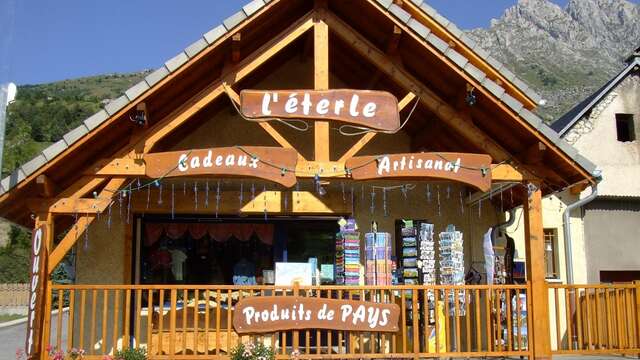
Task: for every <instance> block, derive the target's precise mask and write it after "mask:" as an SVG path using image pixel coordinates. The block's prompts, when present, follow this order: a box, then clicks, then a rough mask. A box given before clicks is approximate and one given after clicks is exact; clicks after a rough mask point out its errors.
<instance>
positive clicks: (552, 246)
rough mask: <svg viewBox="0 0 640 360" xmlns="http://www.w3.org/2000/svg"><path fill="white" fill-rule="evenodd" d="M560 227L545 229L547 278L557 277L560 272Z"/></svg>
mask: <svg viewBox="0 0 640 360" xmlns="http://www.w3.org/2000/svg"><path fill="white" fill-rule="evenodd" d="M557 245H558V229H544V264H545V268H546V277H547V279H557V278H559V276H560V274H559V273H558V251H557V249H558V246H557Z"/></svg>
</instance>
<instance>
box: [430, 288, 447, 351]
mask: <svg viewBox="0 0 640 360" xmlns="http://www.w3.org/2000/svg"><path fill="white" fill-rule="evenodd" d="M433 296H434V299H435V302H436V303H435V305H434V308H435V311H434V313H435V320H436V323H435V327H436V351H435V352H436V354H439V353H440V289H434V290H433ZM445 319H446V314H445ZM445 336H446V335H445Z"/></svg>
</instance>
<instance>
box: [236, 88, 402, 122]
mask: <svg viewBox="0 0 640 360" xmlns="http://www.w3.org/2000/svg"><path fill="white" fill-rule="evenodd" d="M240 109H241V111H242V114H243V115H244V116H245V117H247V118H252V119H260V118H294V119H313V120H336V121H342V122H346V123H350V124H355V125H358V126H364V127H367V128H371V129H376V130H382V131H391V132H393V131H396V130H398V128H399V127H400V115H399V114H398V99H396V97H395V96H393V95H392V94H390V93H388V92H385V91H370V90H349V89H339V90H277V91H262V90H242V91H241V92H240Z"/></svg>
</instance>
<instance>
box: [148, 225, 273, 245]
mask: <svg viewBox="0 0 640 360" xmlns="http://www.w3.org/2000/svg"><path fill="white" fill-rule="evenodd" d="M273 231H274V227H273V224H207V223H193V224H187V223H167V224H163V223H147V224H145V232H146V239H145V245H146V246H151V245H153V244H154V243H155V242H156V241H158V240H159V239H160V237H161V236H162V234H163V233H164V234H166V236H167V237H168V238H170V239H173V240H177V239H180V238H181V237H183V236H184V235H185V234H186V233H187V232H188V233H189V234H190V235H191V237H192V238H194V239H196V240H199V239H202V238H203V237H204V236H205V235H207V234H209V236H211V238H213V239H214V240H215V241H218V242H225V241H227V240H229V239H230V238H231V237H232V236H233V237H235V238H236V239H238V240H240V241H249V240H250V239H251V236H252V235H253V234H254V233H255V234H256V236H257V237H258V239H260V241H262V242H263V243H265V244H268V245H271V244H273Z"/></svg>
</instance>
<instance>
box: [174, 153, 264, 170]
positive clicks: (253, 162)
mask: <svg viewBox="0 0 640 360" xmlns="http://www.w3.org/2000/svg"><path fill="white" fill-rule="evenodd" d="M212 159H213V151H211V150H209V152H208V153H207V155H206V156H205V157H204V158H203V159H202V161H200V157H199V156H192V157H189V154H182V155H180V157H179V158H178V170H180V171H181V172H186V171H188V170H189V169H196V168H199V167H200V166H202V167H203V168H211V167H213V166H216V167H223V166H225V167H231V166H240V167H250V168H252V169H256V168H258V159H257V158H255V159H254V158H252V159H249V156H247V155H234V154H229V155H227V156H222V155H218V156H216V158H215V159H216V160H215V162H214V161H213V160H212ZM201 164H202V165H201Z"/></svg>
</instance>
